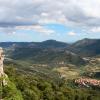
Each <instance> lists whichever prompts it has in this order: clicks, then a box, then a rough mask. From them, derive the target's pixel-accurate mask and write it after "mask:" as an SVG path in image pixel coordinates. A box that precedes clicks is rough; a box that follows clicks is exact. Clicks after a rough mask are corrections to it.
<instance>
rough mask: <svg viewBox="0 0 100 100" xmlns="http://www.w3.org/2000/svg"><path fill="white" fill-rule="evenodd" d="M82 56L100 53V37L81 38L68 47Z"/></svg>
mask: <svg viewBox="0 0 100 100" xmlns="http://www.w3.org/2000/svg"><path fill="white" fill-rule="evenodd" d="M66 49H68V50H70V51H72V52H74V53H76V54H78V55H81V56H85V57H86V56H97V55H100V39H87V38H86V39H83V40H79V41H77V42H75V43H73V44H72V45H70V46H69V47H68V48H66Z"/></svg>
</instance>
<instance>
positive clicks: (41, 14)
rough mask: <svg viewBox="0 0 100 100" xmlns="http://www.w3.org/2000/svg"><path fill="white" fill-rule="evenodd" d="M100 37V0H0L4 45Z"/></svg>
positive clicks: (1, 30) (0, 28)
mask: <svg viewBox="0 0 100 100" xmlns="http://www.w3.org/2000/svg"><path fill="white" fill-rule="evenodd" d="M83 38H100V0H0V42H8V41H9V42H10V41H11V42H12V41H16V42H26V41H27V42H34V41H44V40H49V39H54V40H58V41H63V42H74V41H77V40H81V39H83Z"/></svg>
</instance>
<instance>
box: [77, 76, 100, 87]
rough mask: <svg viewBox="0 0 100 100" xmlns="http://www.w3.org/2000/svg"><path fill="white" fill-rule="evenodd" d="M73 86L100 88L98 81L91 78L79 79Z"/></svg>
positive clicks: (99, 81)
mask: <svg viewBox="0 0 100 100" xmlns="http://www.w3.org/2000/svg"><path fill="white" fill-rule="evenodd" d="M75 84H77V85H79V86H85V87H90V86H94V87H100V80H97V79H91V78H79V79H76V80H75Z"/></svg>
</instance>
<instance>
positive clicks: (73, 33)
mask: <svg viewBox="0 0 100 100" xmlns="http://www.w3.org/2000/svg"><path fill="white" fill-rule="evenodd" d="M67 34H68V35H70V36H75V35H76V33H75V32H73V31H71V32H68V33H67Z"/></svg>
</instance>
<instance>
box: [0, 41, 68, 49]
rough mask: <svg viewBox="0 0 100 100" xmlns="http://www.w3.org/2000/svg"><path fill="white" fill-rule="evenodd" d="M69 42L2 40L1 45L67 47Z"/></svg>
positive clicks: (13, 46)
mask: <svg viewBox="0 0 100 100" xmlns="http://www.w3.org/2000/svg"><path fill="white" fill-rule="evenodd" d="M67 46H68V44H67V43H64V42H60V41H56V40H47V41H43V42H0V47H3V48H15V47H31V48H36V47H37V48H38V47H39V48H40V47H41V48H65V47H67Z"/></svg>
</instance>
